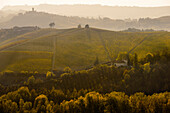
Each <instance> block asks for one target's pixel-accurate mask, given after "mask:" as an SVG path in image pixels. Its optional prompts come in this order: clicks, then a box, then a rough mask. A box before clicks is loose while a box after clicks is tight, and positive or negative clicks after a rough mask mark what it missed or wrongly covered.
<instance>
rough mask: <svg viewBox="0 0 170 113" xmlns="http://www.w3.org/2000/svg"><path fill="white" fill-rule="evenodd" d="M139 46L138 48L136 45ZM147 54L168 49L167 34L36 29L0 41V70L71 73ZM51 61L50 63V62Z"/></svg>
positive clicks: (169, 35)
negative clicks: (68, 70)
mask: <svg viewBox="0 0 170 113" xmlns="http://www.w3.org/2000/svg"><path fill="white" fill-rule="evenodd" d="M137 45H138V46H137ZM135 46H136V48H135V49H134V50H133V51H132V52H131V53H132V54H133V53H134V52H136V53H137V54H138V55H139V58H140V57H143V56H144V55H145V54H146V53H148V52H155V51H159V50H163V49H165V48H168V49H170V33H169V32H136V33H129V32H114V31H106V30H101V29H94V28H90V29H83V28H82V29H76V28H75V29H60V30H58V29H39V30H36V31H32V32H29V33H25V34H22V35H18V36H16V37H12V38H10V39H7V40H3V41H1V42H0V50H1V51H0V71H6V70H11V71H16V72H20V71H29V72H30V71H33V72H35V71H38V72H39V73H45V72H47V71H49V70H51V69H52V62H53V64H54V67H53V69H58V70H61V69H63V68H64V67H66V66H69V67H71V69H73V70H79V69H84V68H86V67H89V66H92V65H93V64H94V61H95V59H96V57H98V58H99V61H100V63H103V62H107V61H110V59H114V58H116V57H117V55H118V54H119V52H128V51H129V50H131V49H132V48H134V47H135ZM52 59H53V60H52Z"/></svg>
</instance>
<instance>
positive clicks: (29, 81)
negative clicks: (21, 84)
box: [27, 76, 35, 85]
mask: <svg viewBox="0 0 170 113" xmlns="http://www.w3.org/2000/svg"><path fill="white" fill-rule="evenodd" d="M27 83H28V85H32V84H34V83H35V77H34V76H31V77H29V78H28V81H27Z"/></svg>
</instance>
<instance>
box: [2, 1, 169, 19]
mask: <svg viewBox="0 0 170 113" xmlns="http://www.w3.org/2000/svg"><path fill="white" fill-rule="evenodd" d="M32 7H34V8H35V10H37V11H41V12H47V13H53V14H59V15H66V16H79V17H94V18H98V17H99V16H100V17H108V18H111V19H127V18H131V19H139V18H147V17H150V18H158V17H161V16H167V15H170V12H169V10H170V6H164V7H135V6H133V7H128V6H101V5H78V4H77V5H49V4H41V5H34V6H28V5H25V6H24V5H20V6H6V7H4V8H3V9H2V10H3V11H21V10H25V11H30V10H31V9H32Z"/></svg>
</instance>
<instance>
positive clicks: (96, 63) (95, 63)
mask: <svg viewBox="0 0 170 113" xmlns="http://www.w3.org/2000/svg"><path fill="white" fill-rule="evenodd" d="M94 65H95V66H97V65H99V59H98V57H96V60H95V62H94Z"/></svg>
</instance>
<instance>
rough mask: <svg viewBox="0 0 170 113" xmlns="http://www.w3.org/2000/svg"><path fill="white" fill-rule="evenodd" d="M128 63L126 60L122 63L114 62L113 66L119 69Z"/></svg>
mask: <svg viewBox="0 0 170 113" xmlns="http://www.w3.org/2000/svg"><path fill="white" fill-rule="evenodd" d="M127 63H128V61H127V60H122V61H119V60H118V61H115V62H114V66H116V67H121V66H128V64H127Z"/></svg>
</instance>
